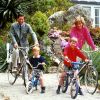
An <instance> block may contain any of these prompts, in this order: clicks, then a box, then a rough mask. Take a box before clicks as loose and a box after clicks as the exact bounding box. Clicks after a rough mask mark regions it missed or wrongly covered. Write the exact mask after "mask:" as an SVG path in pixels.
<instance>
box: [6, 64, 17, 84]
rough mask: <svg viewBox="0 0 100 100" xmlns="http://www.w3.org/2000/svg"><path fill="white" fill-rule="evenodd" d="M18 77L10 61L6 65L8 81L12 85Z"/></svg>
mask: <svg viewBox="0 0 100 100" xmlns="http://www.w3.org/2000/svg"><path fill="white" fill-rule="evenodd" d="M17 78H18V74H17V72H15V71H13V68H12V63H9V65H8V81H9V83H10V84H11V85H13V84H14V83H15V82H16V80H17Z"/></svg>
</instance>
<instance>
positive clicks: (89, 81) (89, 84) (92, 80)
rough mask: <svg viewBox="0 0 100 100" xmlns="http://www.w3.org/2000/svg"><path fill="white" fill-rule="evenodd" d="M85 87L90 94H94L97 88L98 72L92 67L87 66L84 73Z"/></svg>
mask: <svg viewBox="0 0 100 100" xmlns="http://www.w3.org/2000/svg"><path fill="white" fill-rule="evenodd" d="M85 86H86V89H87V91H88V93H90V94H94V93H95V92H96V90H97V87H98V72H97V70H96V68H95V67H94V66H92V65H88V68H87V70H86V73H85Z"/></svg>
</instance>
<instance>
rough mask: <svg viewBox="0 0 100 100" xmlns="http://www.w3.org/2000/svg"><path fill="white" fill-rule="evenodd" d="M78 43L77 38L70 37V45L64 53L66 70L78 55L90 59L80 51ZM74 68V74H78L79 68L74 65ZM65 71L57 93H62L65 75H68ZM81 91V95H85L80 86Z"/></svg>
mask: <svg viewBox="0 0 100 100" xmlns="http://www.w3.org/2000/svg"><path fill="white" fill-rule="evenodd" d="M76 44H77V38H75V37H72V38H71V39H70V42H69V44H68V46H67V47H65V48H64V53H63V55H64V65H65V71H66V69H67V70H68V67H71V66H72V64H71V62H76V60H77V57H79V58H81V59H82V60H84V61H86V62H87V61H88V59H87V57H86V56H85V55H84V54H83V53H82V52H81V51H80V49H78V47H77V46H76ZM73 69H74V76H77V74H78V68H74V66H73ZM65 71H64V72H62V74H61V77H60V81H59V85H58V88H57V90H56V93H57V94H59V93H60V88H61V86H62V85H63V81H64V76H65V75H66V72H65ZM79 93H80V95H83V93H82V91H81V88H79Z"/></svg>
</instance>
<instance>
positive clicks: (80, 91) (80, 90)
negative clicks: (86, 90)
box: [78, 87, 83, 95]
mask: <svg viewBox="0 0 100 100" xmlns="http://www.w3.org/2000/svg"><path fill="white" fill-rule="evenodd" d="M78 93H79V94H80V95H83V92H82V89H81V88H80V87H79V91H78Z"/></svg>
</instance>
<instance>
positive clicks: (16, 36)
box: [9, 15, 38, 68]
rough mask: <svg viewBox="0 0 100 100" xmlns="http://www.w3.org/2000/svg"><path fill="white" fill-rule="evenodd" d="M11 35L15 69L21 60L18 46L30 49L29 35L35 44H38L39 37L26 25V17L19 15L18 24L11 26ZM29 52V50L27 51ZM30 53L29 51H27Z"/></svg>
mask: <svg viewBox="0 0 100 100" xmlns="http://www.w3.org/2000/svg"><path fill="white" fill-rule="evenodd" d="M9 33H10V35H11V38H12V44H13V47H14V48H13V52H12V53H13V54H12V64H13V67H14V68H17V62H18V58H19V50H18V46H21V47H28V46H29V43H28V35H29V34H31V35H32V38H33V41H34V44H38V40H37V36H36V34H35V33H34V32H33V30H32V28H31V26H30V25H29V24H27V23H25V18H24V15H19V16H18V17H17V22H15V23H13V24H12V25H11V29H10V32H9ZM26 51H27V50H26ZM27 52H28V51H27Z"/></svg>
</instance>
